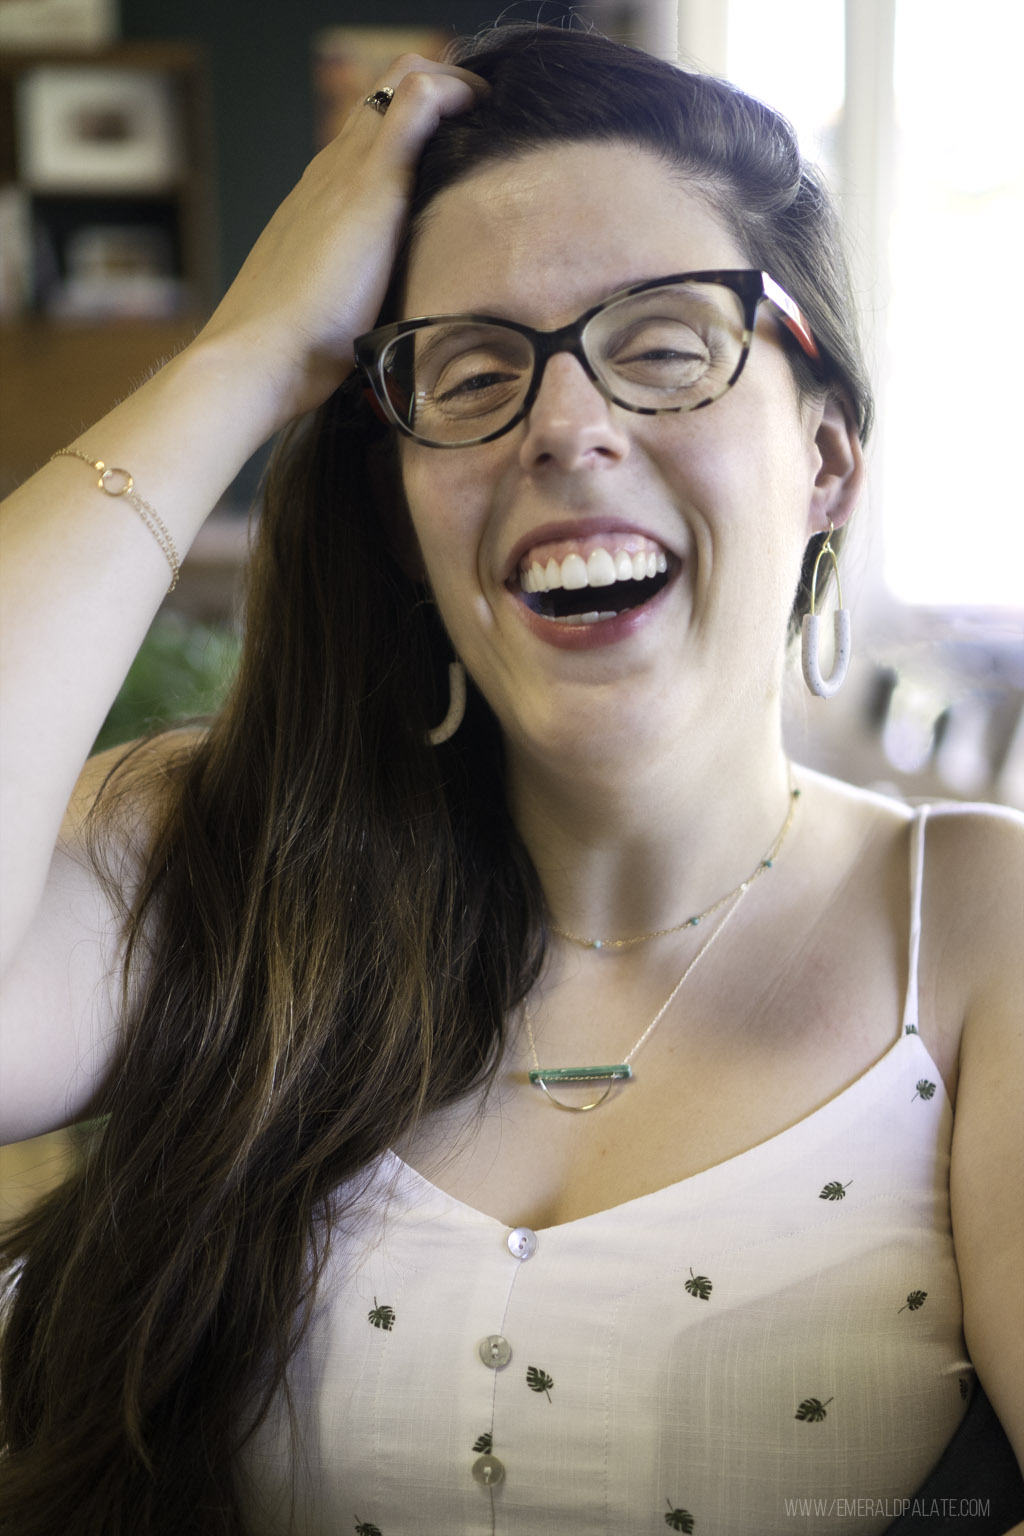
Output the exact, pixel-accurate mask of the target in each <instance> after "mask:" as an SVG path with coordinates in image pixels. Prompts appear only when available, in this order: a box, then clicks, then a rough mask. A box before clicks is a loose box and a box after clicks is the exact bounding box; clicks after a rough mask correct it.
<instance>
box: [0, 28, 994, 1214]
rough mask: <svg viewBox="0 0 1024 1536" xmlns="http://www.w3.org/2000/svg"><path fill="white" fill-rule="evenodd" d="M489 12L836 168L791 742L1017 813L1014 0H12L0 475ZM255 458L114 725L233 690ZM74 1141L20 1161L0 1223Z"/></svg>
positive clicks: (9, 472) (72, 421) (49, 447)
mask: <svg viewBox="0 0 1024 1536" xmlns="http://www.w3.org/2000/svg"><path fill="white" fill-rule="evenodd" d="M499 13H500V15H501V16H502V17H511V18H517V19H523V20H533V19H540V20H544V21H548V22H552V23H562V22H566V21H567V20H568V19H569V18H570V17H573V18H575V19H576V21H577V23H578V24H584V25H589V24H593V25H595V26H597V27H598V28H599V29H601V30H602V31H605V32H607V33H609V34H610V35H612V36H615V37H618V38H620V39H622V40H624V41H628V42H634V43H637V44H639V45H640V46H642V47H645V48H648V49H649V50H650V51H652V52H654V53H658V54H660V55H662V56H664V57H668V58H677V57H678V58H679V59H681V60H682V61H683V62H684V63H686V64H688V65H689V66H691V67H694V68H698V69H704V70H708V71H711V72H712V73H715V74H720V75H724V76H726V77H727V78H729V79H731V80H733V81H735V82H736V83H737V84H738V85H740V86H742V87H743V88H744V89H745V90H748V91H750V92H752V93H753V94H755V95H758V96H761V97H762V98H764V99H765V100H767V101H769V102H771V103H772V105H774V106H776V107H778V108H780V109H781V110H782V111H783V112H784V113H785V114H786V115H787V116H788V117H789V118H790V119H791V121H792V122H793V123H794V125H795V126H796V128H797V130H798V132H799V134H800V136H801V139H802V141H803V143H804V146H805V149H806V151H807V152H808V153H810V155H811V156H812V157H813V158H815V159H817V160H818V162H819V163H820V164H821V165H822V166H823V168H824V170H825V172H826V174H827V177H828V179H829V181H830V183H831V185H832V187H833V189H834V190H835V192H836V194H837V197H838V199H839V202H840V206H841V209H842V214H843V219H844V222H845V226H846V231H847V237H848V244H849V249H850V253H851V258H852V261H853V267H854V273H855V280H856V288H857V293H858V296H859V300H860V303H861V308H862V315H863V322H864V331H865V336H866V340H867V347H868V354H869V357H870V360H871V365H872V369H873V374H874V379H875V384H876V389H877V393H878V406H879V415H878V422H879V425H878V428H877V430H876V433H875V436H874V438H873V440H872V443H871V445H870V454H869V464H870V490H869V493H868V496H867V498H866V500H865V502H864V504H863V505H862V506H861V508H860V510H859V512H858V515H857V519H856V527H855V530H854V534H853V536H852V537H851V539H850V540H849V542H848V544H847V552H846V556H845V557H844V558H845V565H844V571H843V590H844V598H845V602H846V606H847V607H849V608H851V609H852V611H853V624H854V652H855V659H854V662H853V664H852V666H851V671H850V675H849V677H848V679H847V682H846V684H845V685H844V688H843V690H842V692H841V693H840V694H839V695H838V696H837V697H836V698H834V699H832V700H829V701H828V702H827V703H826V702H824V701H820V700H811V699H810V698H809V697H808V695H807V694H806V691H805V690H804V688H803V684H802V682H800V681H799V679H798V678H795V679H794V681H793V685H792V688H791V693H790V697H789V698H788V700H787V731H788V736H789V745H790V749H791V751H792V753H793V756H794V757H795V758H796V759H797V760H798V761H803V762H806V763H809V764H811V765H813V766H818V767H821V768H823V769H825V770H826V771H829V772H833V773H835V774H837V775H838V776H840V777H843V778H847V779H849V780H851V781H853V782H856V783H861V784H865V785H870V786H874V787H877V788H881V789H884V790H886V791H888V792H891V793H895V794H899V795H902V796H904V797H905V798H907V799H912V800H913V799H924V798H928V799H937V798H944V799H965V798H966V799H975V800H990V801H994V802H998V803H1002V804H1006V805H1010V806H1015V807H1020V808H1024V646H1022V639H1024V577H1022V574H1021V567H1022V559H1021V557H1022V555H1024V531H1022V530H1024V495H1022V491H1021V485H1020V482H1019V481H1018V480H1017V476H1016V465H1015V460H1014V457H1013V455H1014V452H1015V449H1014V444H1015V443H1019V441H1020V439H1021V436H1022V433H1024V410H1022V406H1024V398H1022V394H1024V392H1022V388H1021V384H1020V376H1021V368H1020V363H1019V341H1018V330H1019V321H1018V307H1019V306H1018V299H1017V284H1016V279H1015V278H1014V277H1013V268H1012V267H1011V262H1015V259H1016V258H1017V256H1018V253H1019V249H1020V241H1021V237H1022V235H1024V144H1022V139H1021V134H1020V130H1019V105H1018V98H1019V90H1020V87H1019V81H1018V69H1019V59H1020V56H1021V51H1022V45H1024V6H1018V5H1015V4H1009V3H1007V0H969V3H968V0H772V3H771V4H770V5H766V4H765V3H764V0H589V3H580V4H577V5H575V6H567V5H562V4H559V3H556V0H518V3H515V4H513V5H511V6H502V5H500V4H498V3H495V0H491V3H490V4H487V3H486V0H290V3H289V4H288V5H281V4H280V3H279V0H247V3H246V4H245V5H241V4H239V3H236V0H0V494H3V493H6V491H8V490H10V489H11V488H12V487H13V486H14V485H15V484H17V483H18V482H19V481H20V480H21V479H23V478H24V477H25V476H26V475H28V474H30V473H31V472H32V471H33V470H34V469H35V468H37V467H38V466H39V465H40V464H41V463H43V462H44V461H45V460H46V459H47V458H48V457H49V455H50V454H51V453H52V452H53V451H54V450H55V449H56V448H58V447H61V446H62V445H63V444H64V443H66V442H68V441H70V440H71V439H72V438H74V437H75V436H77V435H78V434H79V433H80V432H81V431H82V430H83V428H84V427H85V426H86V425H88V423H89V422H91V421H93V420H94V419H96V418H97V417H98V416H100V415H101V414H103V412H104V411H106V410H107V409H108V408H109V407H110V406H111V405H112V404H113V402H114V401H115V400H116V399H117V398H118V397H120V396H121V395H123V394H124V393H125V392H126V391H128V390H129V389H130V388H131V386H132V384H133V382H136V381H138V380H140V379H141V378H143V377H145V375H146V373H147V372H148V371H149V370H150V369H151V368H152V367H154V366H155V365H157V364H158V363H159V361H160V360H161V359H162V358H164V357H166V356H167V355H168V354H169V353H171V352H173V351H174V350H175V349H176V348H177V347H179V346H180V345H182V344H183V343H185V342H187V341H188V339H189V338H190V337H191V336H192V335H193V334H194V332H195V330H196V328H197V326H198V325H199V324H201V323H202V320H203V318H204V316H205V315H206V314H208V313H209V310H210V309H211V307H212V306H213V304H214V303H215V302H216V300H217V298H218V296H219V295H220V293H221V292H222V291H223V289H224V287H225V286H226V285H227V283H228V282H229V281H230V280H231V278H232V277H233V275H234V274H235V272H236V271H237V270H238V268H239V266H240V265H241V263H242V261H243V259H244V257H245V255H246V252H247V251H248V249H249V247H250V245H251V244H252V242H253V241H254V240H255V238H256V236H257V235H258V233H259V231H260V229H261V228H262V226H263V224H264V223H265V222H266V220H267V219H268V217H269V216H270V214H271V213H272V211H273V209H274V208H275V207H276V205H277V204H278V203H279V202H280V201H281V199H282V198H283V197H284V196H285V194H286V193H287V192H288V190H289V189H290V187H291V186H292V184H293V183H294V182H295V180H296V179H297V178H298V176H299V175H300V174H301V171H302V169H303V167H304V165H305V164H306V162H307V161H308V159H309V158H310V156H311V155H312V154H313V152H314V151H315V149H316V148H317V147H318V145H319V144H321V143H323V142H324V140H325V138H326V137H327V136H329V135H330V133H331V132H332V131H334V129H335V128H336V127H337V124H338V122H339V120H340V118H341V117H342V116H343V115H344V113H345V111H346V110H347V109H348V107H349V105H350V104H352V103H355V102H358V101H360V100H361V99H362V97H363V96H364V95H365V94H366V91H367V90H368V89H369V88H370V86H371V84H372V82H373V80H374V78H375V76H376V75H377V74H378V73H379V71H380V69H381V68H382V67H384V66H385V65H386V63H387V61H388V60H389V59H390V58H392V57H393V56H394V55H395V54H397V53H399V52H402V51H405V50H407V49H410V48H412V49H415V50H416V51H418V52H422V53H436V52H438V51H440V50H441V49H443V47H444V46H445V43H446V42H447V41H448V40H449V39H450V38H451V37H452V36H453V35H455V34H456V33H460V32H466V31H470V32H475V31H478V30H479V29H481V28H484V27H487V26H489V25H491V24H493V22H494V21H495V19H496V17H497V16H498V15H499ZM997 311H998V313H997ZM182 451H183V452H186V453H187V444H184V445H182ZM262 462H263V460H262V456H261V457H259V458H257V459H256V460H254V461H253V462H252V463H251V464H250V465H249V466H248V467H247V469H246V471H245V472H244V473H243V474H242V475H241V476H240V477H239V479H238V480H237V481H236V482H235V484H234V485H233V486H232V487H231V490H230V491H229V493H228V495H227V496H226V497H225V498H224V501H223V504H222V505H221V506H219V507H218V508H217V509H216V511H215V513H214V515H213V516H212V517H211V519H210V521H209V523H208V525H207V526H206V528H205V529H204V531H203V533H202V534H201V535H200V537H199V539H198V540H197V541H196V544H195V545H194V546H193V549H192V551H191V552H190V554H189V556H188V558H187V559H186V561H185V564H184V569H183V574H182V579H181V583H180V585H179V587H178V589H177V590H176V591H175V593H174V594H173V595H172V596H171V597H170V598H168V600H167V602H166V603H165V605H164V608H163V609H162V610H161V612H160V614H159V615H158V616H157V618H156V620H155V622H154V625H153V628H152V630H151V632H150V635H149V637H148V639H147V642H146V644H145V646H144V647H143V650H142V652H141V653H140V656H139V658H138V660H137V662H136V664H135V666H134V667H133V668H132V672H131V673H130V675H129V677H128V679H127V681H126V684H125V687H124V690H123V691H122V695H121V697H120V698H119V699H118V701H117V704H116V705H115V707H114V709H113V710H112V712H111V716H110V719H109V720H108V722H107V724H106V726H105V728H104V732H103V735H102V737H101V739H100V742H99V745H107V744H110V743H113V742H116V741H119V740H127V739H129V738H131V737H133V736H135V735H138V734H139V733H140V732H141V731H143V730H146V729H149V728H151V727H153V726H154V725H156V724H159V723H161V722H164V721H168V720H171V719H174V718H176V717H178V716H180V715H182V714H194V713H196V712H202V711H206V710H209V709H211V708H213V707H215V705H216V702H217V699H218V698H219V696H220V694H221V693H222V691H223V688H224V686H225V683H226V681H227V679H229V677H230V675H231V669H232V667H233V665H234V661H235V657H236V655H237V648H238V632H237V625H238V613H237V595H238V576H239V571H240V569H241V567H242V565H243V563H244V559H245V553H246V548H247V543H248V538H249V533H250V527H251V520H252V518H253V517H254V516H258V496H259V477H260V471H261V467H262ZM826 627H827V626H826ZM69 1145H70V1142H69V1140H68V1138H66V1137H65V1138H56V1139H54V1138H44V1140H43V1142H42V1143H38V1144H36V1145H35V1146H34V1147H33V1148H32V1149H31V1151H29V1150H28V1144H25V1145H24V1148H23V1149H16V1148H9V1149H5V1150H4V1151H3V1152H2V1153H0V1216H2V1215H3V1214H4V1210H5V1208H9V1207H10V1205H11V1203H12V1202H13V1203H15V1204H16V1203H20V1202H21V1201H22V1200H23V1199H24V1198H25V1190H26V1187H28V1186H32V1187H41V1182H46V1181H48V1180H49V1178H51V1177H52V1176H54V1175H55V1174H56V1173H58V1172H59V1169H60V1167H61V1166H62V1165H63V1164H62V1159H64V1158H65V1157H66V1156H68V1155H69ZM23 1154H24V1155H23ZM15 1169H17V1170H18V1177H17V1178H13V1177H12V1174H13V1172H14V1171H15ZM26 1179H27V1180H28V1186H27V1185H26ZM33 1180H34V1181H35V1185H34V1186H33Z"/></svg>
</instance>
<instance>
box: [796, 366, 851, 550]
mask: <svg viewBox="0 0 1024 1536" xmlns="http://www.w3.org/2000/svg"><path fill="white" fill-rule="evenodd" d="M815 414H816V416H817V426H816V429H815V433H814V447H815V452H816V454H817V458H818V467H817V471H816V474H815V477H814V486H813V489H812V492H811V500H810V506H809V508H808V522H807V537H808V538H810V537H811V535H812V534H815V533H824V532H825V530H826V529H827V527H828V525H829V519H831V521H832V523H833V525H834V526H835V527H836V528H841V527H842V526H843V524H844V523H845V522H846V521H847V520H848V519H849V518H850V516H851V515H852V513H853V511H854V509H855V507H856V505H857V502H858V500H859V498H860V494H861V491H862V489H863V486H864V451H863V449H862V448H861V442H860V434H859V432H858V431H857V425H856V422H855V420H854V415H853V410H852V408H851V406H850V403H849V401H848V400H847V399H846V397H845V395H843V394H841V393H839V392H838V391H834V392H832V393H830V394H829V395H827V396H826V398H825V400H824V401H823V402H822V403H821V404H820V405H818V406H816V407H815Z"/></svg>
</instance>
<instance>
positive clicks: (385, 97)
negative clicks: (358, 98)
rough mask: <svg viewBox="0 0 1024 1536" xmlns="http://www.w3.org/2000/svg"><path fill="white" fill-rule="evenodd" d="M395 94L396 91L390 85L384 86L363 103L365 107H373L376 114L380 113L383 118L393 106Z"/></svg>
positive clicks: (371, 93)
mask: <svg viewBox="0 0 1024 1536" xmlns="http://www.w3.org/2000/svg"><path fill="white" fill-rule="evenodd" d="M394 94H395V93H394V90H393V88H392V87H391V86H390V85H385V86H382V87H381V89H380V90H379V91H371V92H370V94H369V96H367V98H366V100H365V101H364V102H363V106H364V107H372V108H373V110H374V111H375V112H379V113H380V115H381V117H383V116H384V114H385V112H386V111H387V109H388V107H390V105H391V98H392V97H393V96H394Z"/></svg>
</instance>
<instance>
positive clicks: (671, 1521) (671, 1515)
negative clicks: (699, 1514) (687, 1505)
mask: <svg viewBox="0 0 1024 1536" xmlns="http://www.w3.org/2000/svg"><path fill="white" fill-rule="evenodd" d="M665 1502H666V1503H667V1505H668V1514H667V1515H666V1516H665V1524H666V1525H667V1526H668V1528H669V1530H670V1531H692V1530H693V1516H692V1515H691V1514H690V1511H689V1510H688V1509H673V1508H672V1500H671V1499H666V1501H665Z"/></svg>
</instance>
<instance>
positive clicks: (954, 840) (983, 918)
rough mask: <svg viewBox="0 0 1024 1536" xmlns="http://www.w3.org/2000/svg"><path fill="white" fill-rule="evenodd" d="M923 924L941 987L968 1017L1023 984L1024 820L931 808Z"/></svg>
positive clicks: (996, 811) (999, 812) (971, 809)
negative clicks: (929, 935)
mask: <svg viewBox="0 0 1024 1536" xmlns="http://www.w3.org/2000/svg"><path fill="white" fill-rule="evenodd" d="M925 850H926V851H925V900H926V909H925V921H926V924H927V927H928V930H929V931H930V934H931V940H932V946H933V949H934V950H935V952H936V954H937V956H940V957H941V958H937V961H936V963H937V966H938V967H939V972H940V975H941V977H942V981H943V984H944V985H945V986H946V987H947V988H948V989H949V990H950V993H951V995H952V996H953V997H955V998H956V999H957V1000H958V1001H959V1003H960V1005H961V1006H962V1008H963V1015H964V1021H965V1026H966V1024H967V1022H968V1020H969V1019H971V1018H972V1017H974V1016H976V1015H978V1014H979V1009H980V1010H981V1012H985V1011H986V1010H987V1005H990V1004H993V1003H995V1002H996V1000H997V999H1000V1000H1002V999H1005V998H1006V996H1007V994H1008V992H1009V994H1011V995H1012V994H1014V993H1016V996H1017V998H1018V1000H1019V998H1020V993H1021V989H1022V987H1024V960H1022V949H1021V936H1022V931H1024V929H1022V921H1024V816H1022V815H1021V814H1020V813H1019V812H1016V811H1012V810H1010V809H1008V808H1006V807H1001V806H994V805H947V806H936V807H934V808H932V809H931V810H930V811H929V815H928V821H927V830H926V837H925Z"/></svg>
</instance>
